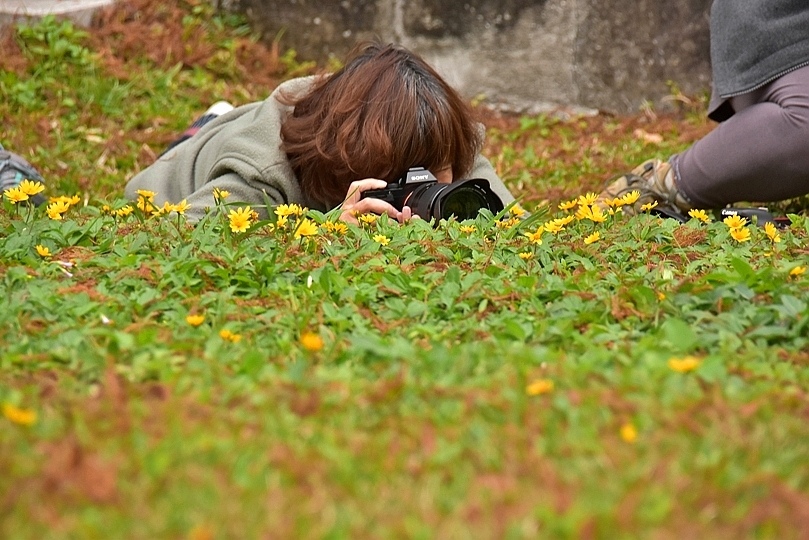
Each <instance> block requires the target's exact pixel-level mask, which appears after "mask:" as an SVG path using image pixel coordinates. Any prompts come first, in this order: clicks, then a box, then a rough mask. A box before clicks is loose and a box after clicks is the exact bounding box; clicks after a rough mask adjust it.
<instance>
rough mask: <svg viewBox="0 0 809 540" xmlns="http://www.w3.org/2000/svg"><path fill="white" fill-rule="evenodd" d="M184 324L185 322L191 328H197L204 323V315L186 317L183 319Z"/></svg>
mask: <svg viewBox="0 0 809 540" xmlns="http://www.w3.org/2000/svg"><path fill="white" fill-rule="evenodd" d="M185 322H187V323H188V324H190V325H191V326H199V325H201V324H202V323H203V322H205V315H188V316H187V317H186V318H185Z"/></svg>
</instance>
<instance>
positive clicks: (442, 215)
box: [404, 179, 503, 221]
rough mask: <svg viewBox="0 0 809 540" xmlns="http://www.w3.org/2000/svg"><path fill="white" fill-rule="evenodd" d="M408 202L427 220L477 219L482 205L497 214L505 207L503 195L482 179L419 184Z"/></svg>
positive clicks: (406, 200) (409, 196)
mask: <svg viewBox="0 0 809 540" xmlns="http://www.w3.org/2000/svg"><path fill="white" fill-rule="evenodd" d="M404 205H407V206H409V207H410V208H412V209H413V213H414V214H416V215H418V216H420V217H422V218H423V219H433V218H434V219H435V220H436V221H440V220H442V219H449V218H450V217H452V216H455V218H456V219H458V220H459V221H463V220H465V219H474V218H475V217H477V215H478V212H479V211H480V209H481V208H486V209H488V210H491V211H492V212H493V213H497V212H499V211H501V210H502V209H503V203H502V201H501V200H500V198H499V197H498V196H497V195H495V194H494V192H493V191H491V189H490V188H489V183H488V181H486V180H482V179H470V180H459V181H457V182H454V183H452V184H439V183H425V184H422V185H419V186H417V187H416V188H415V189H414V190H413V191H412V192H411V193H410V194H409V195H408V196H407V198H406V199H405V201H404Z"/></svg>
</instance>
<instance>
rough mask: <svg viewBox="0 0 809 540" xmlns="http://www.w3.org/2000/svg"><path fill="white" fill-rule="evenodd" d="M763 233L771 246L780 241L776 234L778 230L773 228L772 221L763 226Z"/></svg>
mask: <svg viewBox="0 0 809 540" xmlns="http://www.w3.org/2000/svg"><path fill="white" fill-rule="evenodd" d="M764 233H765V234H766V235H767V238H769V239H770V241H771V242H772V243H773V244H777V243H778V242H780V241H781V235H780V234H778V229H776V228H775V225H774V224H773V222H772V221H768V222H767V223H765V224H764Z"/></svg>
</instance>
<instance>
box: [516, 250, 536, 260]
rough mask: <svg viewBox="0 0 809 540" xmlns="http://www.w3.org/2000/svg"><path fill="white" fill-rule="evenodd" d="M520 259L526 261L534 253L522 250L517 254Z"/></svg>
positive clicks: (531, 257) (532, 256)
mask: <svg viewBox="0 0 809 540" xmlns="http://www.w3.org/2000/svg"><path fill="white" fill-rule="evenodd" d="M517 256H518V257H519V258H520V259H522V260H524V261H527V260H529V259H533V258H534V254H533V253H531V252H528V251H523V252H521V253H519V254H518V255H517Z"/></svg>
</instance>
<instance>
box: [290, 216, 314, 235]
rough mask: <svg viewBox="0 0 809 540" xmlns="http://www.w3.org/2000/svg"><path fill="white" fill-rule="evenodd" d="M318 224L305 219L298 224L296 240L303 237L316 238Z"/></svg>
mask: <svg viewBox="0 0 809 540" xmlns="http://www.w3.org/2000/svg"><path fill="white" fill-rule="evenodd" d="M317 230H318V227H317V224H316V223H315V222H314V221H312V220H310V219H307V218H303V219H302V220H301V222H300V223H299V224H298V228H297V229H296V230H295V238H300V237H301V236H314V235H316V234H317Z"/></svg>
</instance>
